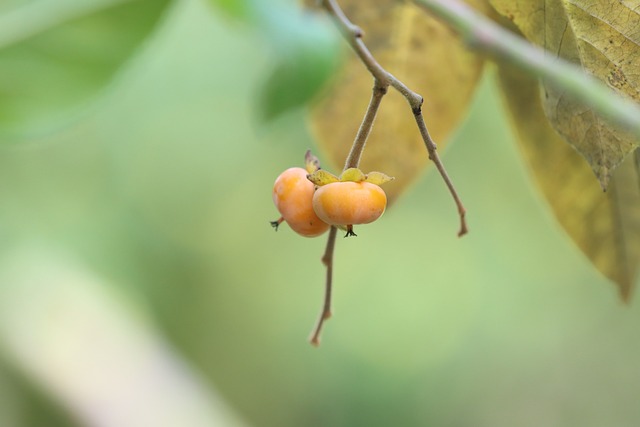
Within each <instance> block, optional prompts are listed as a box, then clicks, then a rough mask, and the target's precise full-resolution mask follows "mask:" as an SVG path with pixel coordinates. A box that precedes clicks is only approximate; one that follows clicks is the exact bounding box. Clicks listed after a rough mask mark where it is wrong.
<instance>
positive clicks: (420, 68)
mask: <svg viewBox="0 0 640 427" xmlns="http://www.w3.org/2000/svg"><path fill="white" fill-rule="evenodd" d="M469 3H471V4H472V5H474V6H476V5H480V4H482V2H481V1H480V0H475V1H470V2H469ZM340 4H341V5H342V7H343V8H344V10H345V13H346V15H347V16H348V17H349V19H350V20H351V21H352V22H353V23H354V24H356V25H358V26H360V27H361V28H362V29H363V31H364V37H363V40H364V42H365V43H366V44H367V46H368V47H369V49H370V50H371V52H372V54H373V55H374V57H375V58H376V59H377V60H378V62H380V64H381V65H382V66H383V67H385V68H386V69H387V71H389V72H390V73H392V74H393V75H394V76H396V77H398V78H399V79H400V80H402V81H403V82H404V83H405V84H407V85H408V86H409V87H410V88H411V89H412V90H414V91H416V92H417V93H419V94H421V95H422V96H423V97H424V100H425V102H424V106H423V112H424V116H425V120H426V122H427V125H428V126H429V131H430V133H431V135H432V136H433V137H434V139H435V141H436V142H437V143H438V145H439V148H442V147H444V146H445V144H446V142H447V139H448V137H449V136H450V134H451V132H452V130H453V129H454V128H455V127H456V125H457V124H458V123H459V122H460V120H461V118H462V117H463V114H464V113H465V110H466V107H467V104H468V103H469V100H470V98H471V95H472V93H473V89H474V88H475V86H476V82H477V80H478V77H479V75H480V72H481V69H482V64H483V63H482V60H481V59H479V58H478V57H477V56H475V55H473V54H471V53H470V52H468V51H467V50H466V49H465V47H464V46H463V43H462V41H461V40H460V39H459V38H458V37H457V36H456V35H455V34H454V32H453V31H452V30H451V29H449V28H448V27H447V26H446V25H444V24H442V23H440V22H438V21H436V20H435V18H432V17H430V16H428V15H427V14H426V13H425V12H424V11H423V10H421V9H419V8H418V7H417V6H415V5H413V4H411V3H408V2H404V1H401V0H379V1H375V2H363V1H358V0H342V1H341V2H340ZM348 54H349V56H350V59H349V61H347V63H346V64H345V68H344V71H343V72H342V74H341V75H340V76H339V77H338V78H337V80H336V82H335V84H334V86H333V88H332V89H331V90H330V91H329V93H327V94H326V96H325V97H324V98H323V100H322V101H321V102H320V104H319V105H317V106H316V108H315V109H314V110H313V111H312V114H311V127H312V129H313V132H314V134H315V135H316V137H317V140H318V144H319V145H320V147H321V149H322V151H323V152H324V153H325V154H326V156H327V157H328V158H329V159H330V161H331V162H332V163H333V165H334V166H335V167H336V168H338V167H342V165H343V164H344V162H345V159H346V157H347V154H348V153H349V150H350V148H351V143H352V142H353V140H354V138H355V135H356V132H357V131H358V127H359V125H360V122H361V120H362V118H363V116H364V113H365V111H366V109H367V105H368V103H369V99H370V96H371V90H372V87H373V79H372V77H371V76H370V74H369V73H368V72H367V70H366V68H365V67H364V65H363V64H362V63H361V62H360V61H359V60H358V59H357V58H356V57H355V54H353V53H352V52H349V53H348ZM428 162H429V159H428V155H427V150H426V148H425V146H424V143H423V141H422V139H421V138H420V134H419V132H418V130H417V127H416V123H415V120H414V118H413V114H412V112H411V109H410V107H409V105H408V103H407V101H406V100H405V99H404V98H403V97H402V96H401V95H400V94H398V93H397V92H396V91H395V90H393V89H389V92H388V94H387V95H386V96H385V97H384V99H383V100H382V105H381V107H380V111H379V113H378V117H377V119H376V122H375V125H374V127H373V130H372V132H371V134H370V136H369V140H368V142H367V146H366V148H365V150H364V155H363V157H362V163H361V164H360V168H361V169H362V170H381V171H385V172H386V173H388V174H390V175H393V176H395V177H396V178H397V179H396V180H395V181H393V182H392V183H390V184H389V186H388V187H387V189H386V191H387V194H388V197H389V200H390V201H392V200H394V199H396V198H397V197H398V195H399V194H400V193H401V192H402V191H403V190H404V189H405V188H406V187H407V185H409V184H410V183H411V182H412V181H414V180H415V179H416V178H417V177H418V176H419V174H420V173H421V171H422V170H423V169H424V167H425V166H426V164H427V163H428Z"/></svg>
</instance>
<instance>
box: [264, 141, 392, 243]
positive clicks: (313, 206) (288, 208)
mask: <svg viewBox="0 0 640 427" xmlns="http://www.w3.org/2000/svg"><path fill="white" fill-rule="evenodd" d="M305 160H306V168H301V167H292V168H289V169H287V170H285V171H284V172H282V173H281V174H280V175H279V176H278V178H277V179H276V181H275V183H274V185H273V202H274V204H275V205H276V208H277V209H278V211H279V212H280V215H282V216H281V217H280V218H279V219H278V220H277V221H272V222H271V225H273V226H274V227H275V228H276V230H277V228H278V226H279V225H280V224H281V223H282V222H283V221H285V222H286V223H287V224H289V227H291V229H292V230H293V231H295V232H296V233H298V234H300V235H301V236H304V237H316V236H320V235H321V234H323V233H324V232H326V231H327V230H328V229H329V228H330V227H331V226H337V227H339V228H342V229H345V230H346V231H347V234H346V235H345V237H347V236H355V235H356V234H355V233H354V232H353V226H354V225H355V224H369V223H371V222H373V221H375V220H377V219H378V218H380V216H382V214H383V213H384V210H385V208H386V206H387V196H386V194H385V192H384V190H383V189H382V188H380V186H379V184H383V183H385V182H387V181H390V180H391V179H393V178H391V177H388V176H387V175H385V174H383V173H381V172H370V173H369V174H364V173H362V171H360V169H357V168H349V169H346V170H345V171H344V172H343V173H342V174H341V175H340V177H337V176H335V175H333V174H331V173H329V172H327V171H325V170H323V169H320V168H319V166H318V164H319V163H318V161H317V159H316V158H315V157H314V156H312V155H311V154H310V153H309V152H307V155H306V157H305Z"/></svg>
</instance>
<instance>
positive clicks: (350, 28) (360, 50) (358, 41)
mask: <svg viewBox="0 0 640 427" xmlns="http://www.w3.org/2000/svg"><path fill="white" fill-rule="evenodd" d="M322 6H323V7H324V8H325V9H326V10H327V12H328V13H329V14H330V15H331V16H332V17H333V18H334V21H335V23H336V25H337V26H338V28H339V29H340V32H341V33H342V34H343V35H344V37H345V38H346V40H347V41H348V42H349V45H351V47H352V48H353V50H354V51H355V53H356V54H357V55H358V57H359V58H360V60H361V61H362V63H363V64H364V65H365V67H366V68H367V70H369V72H370V73H371V75H372V76H373V78H374V79H375V82H376V86H380V87H384V88H386V87H388V86H391V87H393V88H394V89H396V90H397V91H398V92H399V93H400V94H401V95H402V96H404V97H405V98H406V100H407V102H408V103H409V106H410V107H411V111H412V112H413V115H414V117H415V118H416V123H417V124H418V128H419V129H420V134H421V136H422V138H423V140H424V143H425V146H426V147H427V151H428V153H429V158H430V159H431V160H432V161H433V162H434V164H435V165H436V168H437V169H438V172H439V173H440V175H441V176H442V179H443V180H444V182H445V184H446V185H447V188H448V189H449V192H450V193H451V195H452V197H453V200H454V202H455V203H456V206H457V208H458V214H459V215H460V230H459V231H458V236H462V235H464V234H466V233H467V230H468V229H467V224H466V220H465V212H466V211H465V208H464V206H463V205H462V202H461V201H460V197H459V196H458V193H457V191H456V189H455V187H454V185H453V183H452V182H451V179H450V178H449V176H448V175H447V172H446V169H445V167H444V165H443V164H442V161H441V160H440V157H439V156H438V155H437V153H436V144H435V143H434V142H433V140H432V139H431V136H429V132H427V127H426V125H425V122H424V118H423V116H422V102H423V99H422V96H420V95H418V94H417V93H415V92H414V91H412V90H411V89H409V88H408V87H407V86H406V85H405V84H404V83H403V82H402V81H400V80H399V79H397V78H396V77H395V76H393V74H391V73H389V72H388V71H387V70H385V69H384V68H383V67H382V66H381V65H380V64H379V63H378V62H377V61H376V60H375V58H374V57H373V55H372V54H371V52H370V51H369V49H368V48H367V46H366V44H365V43H364V42H363V41H362V30H360V28H359V27H358V26H356V25H354V24H353V23H352V22H351V21H349V18H347V17H346V16H345V14H344V12H343V11H342V9H341V8H340V6H339V5H338V3H337V1H336V0H322ZM374 96H375V86H374ZM373 101H374V98H372V102H373ZM370 107H371V104H370ZM375 108H376V110H375V111H373V115H374V117H375V112H376V111H377V106H376V107H375ZM368 115H369V110H367V115H365V120H366V118H367V117H368ZM372 126H373V121H371V122H370V123H365V122H364V121H363V123H362V125H361V127H360V130H359V131H358V134H360V133H363V134H364V135H365V138H366V136H368V134H369V131H370V130H371V127H372ZM421 126H422V127H421ZM363 128H364V130H363ZM355 142H358V138H356V141H355ZM355 142H354V144H355ZM354 147H355V145H354ZM362 147H364V145H362ZM352 151H353V149H352ZM349 157H350V158H351V155H350V156H349ZM347 164H350V163H349V161H348V162H347Z"/></svg>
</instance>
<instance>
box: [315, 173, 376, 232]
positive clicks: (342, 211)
mask: <svg viewBox="0 0 640 427" xmlns="http://www.w3.org/2000/svg"><path fill="white" fill-rule="evenodd" d="M386 206H387V195H386V194H385V193H384V190H382V188H380V187H379V186H377V185H375V184H372V183H370V182H351V181H345V182H333V183H331V184H327V185H323V186H322V187H319V188H318V189H317V190H316V192H315V194H314V195H313V210H314V211H315V212H316V214H318V217H320V219H321V220H323V221H324V222H326V223H327V224H331V225H347V226H350V225H354V224H368V223H370V222H373V221H375V220H376V219H378V218H380V216H381V215H382V214H383V213H384V209H385V208H386Z"/></svg>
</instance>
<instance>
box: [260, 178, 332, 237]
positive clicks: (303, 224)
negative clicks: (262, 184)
mask: <svg viewBox="0 0 640 427" xmlns="http://www.w3.org/2000/svg"><path fill="white" fill-rule="evenodd" d="M307 173H308V172H307V171H306V170H305V169H303V168H289V169H287V170H285V171H284V172H282V173H281V174H280V176H278V178H277V179H276V182H275V183H274V184H273V203H274V204H275V205H276V208H278V211H279V212H280V215H282V218H284V220H285V221H286V222H287V224H289V227H291V229H292V230H293V231H295V232H296V233H298V234H300V235H301V236H304V237H316V236H319V235H321V234H322V233H324V232H325V231H327V230H328V229H329V224H327V223H325V222H323V221H322V220H321V219H320V218H318V215H316V213H315V212H314V210H313V193H314V185H313V183H312V182H311V181H309V180H308V179H307Z"/></svg>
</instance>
